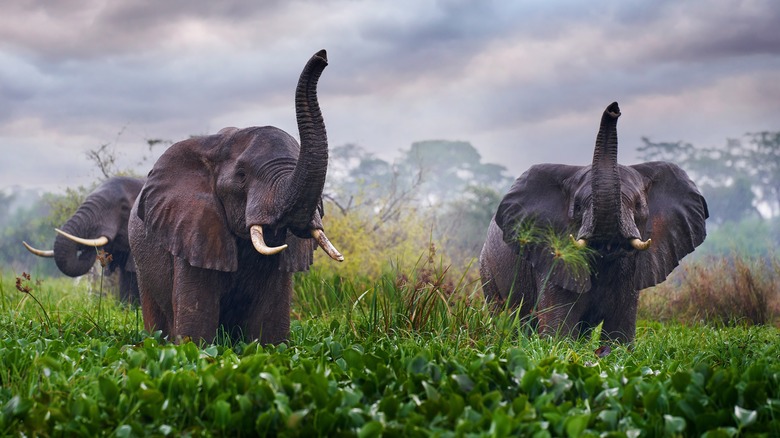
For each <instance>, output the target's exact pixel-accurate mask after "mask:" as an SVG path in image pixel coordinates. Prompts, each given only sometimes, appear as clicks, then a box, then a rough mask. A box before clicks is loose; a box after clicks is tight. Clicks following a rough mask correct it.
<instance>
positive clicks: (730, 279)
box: [639, 253, 780, 327]
mask: <svg viewBox="0 0 780 438" xmlns="http://www.w3.org/2000/svg"><path fill="white" fill-rule="evenodd" d="M639 315H640V317H644V318H653V319H658V320H661V321H679V322H685V323H688V324H693V323H696V322H699V321H704V322H708V323H712V324H751V325H755V324H775V325H777V326H778V327H780V257H777V256H776V255H769V256H745V255H741V254H739V253H733V254H731V255H730V256H728V257H714V256H707V257H702V258H697V259H696V260H694V261H691V262H684V263H682V265H681V266H680V267H679V268H677V270H676V271H675V272H674V273H673V274H672V275H671V276H670V277H669V279H667V280H666V282H664V283H661V284H660V285H657V286H655V287H653V288H650V289H647V290H645V291H643V292H642V295H641V299H640V307H639Z"/></svg>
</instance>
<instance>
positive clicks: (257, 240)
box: [249, 225, 287, 256]
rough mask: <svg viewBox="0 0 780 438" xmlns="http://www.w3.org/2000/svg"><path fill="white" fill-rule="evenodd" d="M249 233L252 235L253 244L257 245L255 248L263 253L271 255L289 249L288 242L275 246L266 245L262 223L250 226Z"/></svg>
mask: <svg viewBox="0 0 780 438" xmlns="http://www.w3.org/2000/svg"><path fill="white" fill-rule="evenodd" d="M249 234H250V236H251V237H252V245H253V246H254V247H255V250H256V251H257V252H259V253H260V254H262V255H267V256H270V255H274V254H279V253H280V252H282V251H284V250H285V249H287V244H284V245H282V246H275V247H273V248H272V247H270V246H268V245H266V244H265V240H264V239H263V227H262V225H252V227H251V228H249Z"/></svg>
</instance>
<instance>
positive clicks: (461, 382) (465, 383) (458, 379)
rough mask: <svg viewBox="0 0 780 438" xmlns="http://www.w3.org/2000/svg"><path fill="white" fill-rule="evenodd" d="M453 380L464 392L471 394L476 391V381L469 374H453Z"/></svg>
mask: <svg viewBox="0 0 780 438" xmlns="http://www.w3.org/2000/svg"><path fill="white" fill-rule="evenodd" d="M452 380H454V381H455V383H457V384H458V388H459V389H460V390H461V391H463V392H469V391H471V390H472V389H474V381H473V380H471V377H469V376H468V375H467V374H453V375H452Z"/></svg>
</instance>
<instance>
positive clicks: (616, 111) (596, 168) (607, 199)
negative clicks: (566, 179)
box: [591, 102, 620, 239]
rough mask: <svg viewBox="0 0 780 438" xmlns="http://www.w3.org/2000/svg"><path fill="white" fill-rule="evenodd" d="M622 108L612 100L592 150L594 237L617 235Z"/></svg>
mask: <svg viewBox="0 0 780 438" xmlns="http://www.w3.org/2000/svg"><path fill="white" fill-rule="evenodd" d="M618 117H620V108H619V107H618V104H617V102H613V103H612V104H611V105H609V106H608V107H607V109H606V110H604V114H603V115H602V116H601V126H600V127H599V133H598V135H597V136H596V147H595V149H594V151H593V166H592V168H593V178H592V181H591V189H592V196H593V222H594V223H593V225H594V227H593V238H596V239H598V238H600V237H609V236H614V235H616V234H618V230H619V224H620V175H619V174H618V163H617V146H618V141H617V119H618Z"/></svg>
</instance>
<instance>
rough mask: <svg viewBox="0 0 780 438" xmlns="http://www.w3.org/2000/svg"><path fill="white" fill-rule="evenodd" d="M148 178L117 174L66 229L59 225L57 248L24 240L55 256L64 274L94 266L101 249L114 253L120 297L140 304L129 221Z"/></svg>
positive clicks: (110, 269) (41, 253)
mask: <svg viewBox="0 0 780 438" xmlns="http://www.w3.org/2000/svg"><path fill="white" fill-rule="evenodd" d="M143 185H144V179H142V178H131V177H121V176H120V177H113V178H109V179H107V180H106V181H105V182H103V183H102V184H100V185H99V186H98V187H97V188H95V190H93V191H92V192H91V193H90V194H89V195H87V197H86V199H84V202H82V203H81V205H80V206H79V208H78V209H77V210H76V212H75V213H74V214H73V216H71V217H70V219H68V220H67V221H66V222H65V224H64V225H62V228H61V229H60V228H56V229H55V230H56V231H57V233H58V234H57V237H56V238H55V240H54V248H53V249H51V250H40V249H36V248H34V247H32V246H30V245H29V244H28V243H27V242H22V244H24V246H25V247H26V248H27V250H29V251H30V252H31V253H33V254H35V255H37V256H39V257H53V258H54V261H55V263H57V267H58V268H59V270H60V271H62V273H63V274H65V275H68V276H70V277H79V276H82V275H84V274H86V273H87V272H89V270H90V268H92V266H94V264H95V260H96V259H97V253H98V250H100V249H102V250H104V251H105V252H106V253H108V254H110V255H111V261H110V262H109V263H108V265H107V272H108V273H112V272H114V271H118V272H119V298H120V300H121V301H122V302H126V303H132V304H138V303H139V295H138V280H137V278H136V273H135V265H134V263H133V258H132V256H131V255H130V243H129V241H128V236H127V221H128V219H129V217H130V210H131V209H132V207H133V204H134V203H135V199H136V197H137V196H138V193H139V192H140V191H141V187H143Z"/></svg>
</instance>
